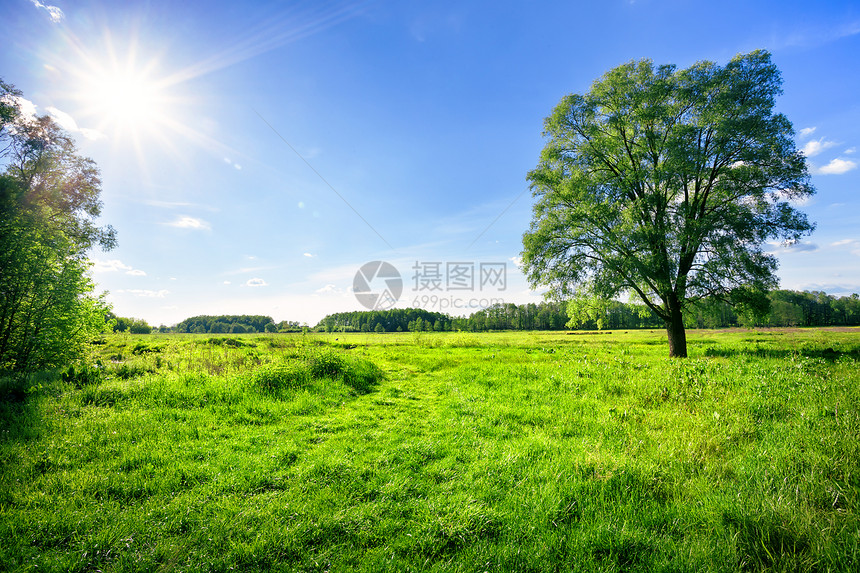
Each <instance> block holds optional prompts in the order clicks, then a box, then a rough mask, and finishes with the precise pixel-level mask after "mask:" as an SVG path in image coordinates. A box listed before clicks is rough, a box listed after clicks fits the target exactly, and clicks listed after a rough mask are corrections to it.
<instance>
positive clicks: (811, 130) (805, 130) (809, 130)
mask: <svg viewBox="0 0 860 573" xmlns="http://www.w3.org/2000/svg"><path fill="white" fill-rule="evenodd" d="M816 129H818V128H817V127H804V128H803V129H801V130H800V133H799V134H798V137H800V138H801V139H805V138H807V137H809V136H810V135H812V134H813V133H815V130H816Z"/></svg>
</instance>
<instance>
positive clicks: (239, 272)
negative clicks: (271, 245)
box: [221, 265, 277, 277]
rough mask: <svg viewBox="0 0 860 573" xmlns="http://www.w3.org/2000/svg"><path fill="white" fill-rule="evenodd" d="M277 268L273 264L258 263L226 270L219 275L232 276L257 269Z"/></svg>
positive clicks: (254, 271)
mask: <svg viewBox="0 0 860 573" xmlns="http://www.w3.org/2000/svg"><path fill="white" fill-rule="evenodd" d="M274 268H277V267H276V266H274V265H260V266H256V267H242V268H241V269H236V270H232V271H226V272H223V273H221V276H228V277H229V276H233V275H247V274H248V273H256V272H258V271H268V270H271V269H274Z"/></svg>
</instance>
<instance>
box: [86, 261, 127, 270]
mask: <svg viewBox="0 0 860 573" xmlns="http://www.w3.org/2000/svg"><path fill="white" fill-rule="evenodd" d="M130 270H132V267H130V266H128V265H127V264H125V263H123V262H122V261H121V260H119V259H111V260H109V261H103V260H101V259H93V272H94V273H111V272H115V271H130Z"/></svg>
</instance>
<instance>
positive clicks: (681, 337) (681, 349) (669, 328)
mask: <svg viewBox="0 0 860 573" xmlns="http://www.w3.org/2000/svg"><path fill="white" fill-rule="evenodd" d="M673 298H674V297H673ZM669 306H670V309H669V312H670V316H669V320H667V321H666V333H667V334H668V335H669V356H672V357H676V358H686V357H687V331H686V330H685V329H684V316H683V315H682V314H681V305H680V304H678V300H677V298H675V300H670V303H669Z"/></svg>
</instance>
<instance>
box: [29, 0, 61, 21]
mask: <svg viewBox="0 0 860 573" xmlns="http://www.w3.org/2000/svg"><path fill="white" fill-rule="evenodd" d="M30 2H32V3H33V6H35V7H36V8H41V9H42V10H44V11H46V12H47V13H48V17H49V18H50V19H51V22H54V23H55V24H56V23H59V22H62V21H63V18H65V14H63V11H62V10H60V9H59V8H57V7H56V6H46V5H45V4H42V3H41V2H39V0H30Z"/></svg>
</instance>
